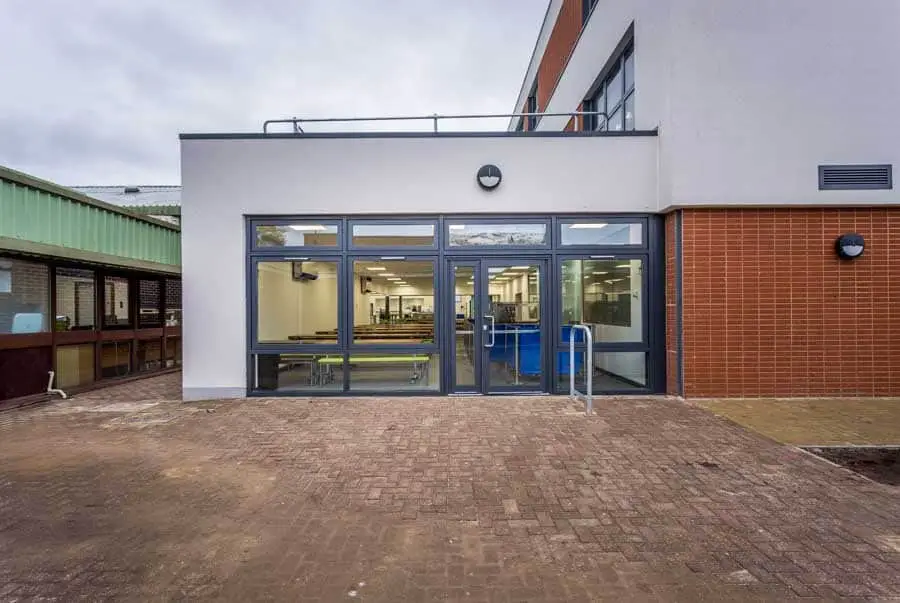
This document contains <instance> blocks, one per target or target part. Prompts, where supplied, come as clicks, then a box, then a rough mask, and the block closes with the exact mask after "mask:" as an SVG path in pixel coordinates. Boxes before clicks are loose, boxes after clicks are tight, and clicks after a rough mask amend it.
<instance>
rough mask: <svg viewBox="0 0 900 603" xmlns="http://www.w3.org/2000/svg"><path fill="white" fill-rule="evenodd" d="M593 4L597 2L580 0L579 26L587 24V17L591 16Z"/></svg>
mask: <svg viewBox="0 0 900 603" xmlns="http://www.w3.org/2000/svg"><path fill="white" fill-rule="evenodd" d="M595 4H597V0H582V2H581V26H582V27H584V26H585V25H587V22H588V19H590V18H591V11H592V10H594V5H595Z"/></svg>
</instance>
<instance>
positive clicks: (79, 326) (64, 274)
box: [54, 268, 96, 331]
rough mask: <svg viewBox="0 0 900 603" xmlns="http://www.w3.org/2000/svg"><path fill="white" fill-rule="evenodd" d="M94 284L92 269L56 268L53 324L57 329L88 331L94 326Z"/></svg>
mask: <svg viewBox="0 0 900 603" xmlns="http://www.w3.org/2000/svg"><path fill="white" fill-rule="evenodd" d="M94 284H95V278H94V271H93V270H82V269H79V268H57V269H56V316H55V317H54V325H55V329H56V330H57V331H90V330H92V329H94V328H95V326H96V320H95V317H94V314H95V312H96V300H95V293H94Z"/></svg>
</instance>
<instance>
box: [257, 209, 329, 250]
mask: <svg viewBox="0 0 900 603" xmlns="http://www.w3.org/2000/svg"><path fill="white" fill-rule="evenodd" d="M299 224H310V225H316V224H322V225H326V226H337V244H336V245H331V246H325V245H320V246H317V247H304V246H300V247H297V246H290V245H286V246H284V247H275V246H271V247H269V246H262V245H258V244H257V237H256V227H257V226H291V225H299ZM343 229H344V225H343V223H342V221H341V220H335V219H333V218H323V219H321V220H317V219H315V218H313V217H304V218H300V219H297V220H291V219H282V218H278V219H260V220H254V221H253V228H252V229H251V234H252V235H253V236H251V237H250V238H249V239H248V241H247V246H248V249H252V250H253V251H259V252H272V253H284V252H285V251H290V250H299V251H300V252H302V253H304V254H305V253H307V252H312V250H317V251H327V252H330V253H334V250H335V249H340V248H341V238H342V237H343Z"/></svg>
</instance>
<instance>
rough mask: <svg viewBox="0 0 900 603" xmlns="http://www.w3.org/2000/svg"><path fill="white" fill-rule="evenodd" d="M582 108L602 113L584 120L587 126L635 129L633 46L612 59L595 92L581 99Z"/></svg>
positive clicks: (605, 129)
mask: <svg viewBox="0 0 900 603" xmlns="http://www.w3.org/2000/svg"><path fill="white" fill-rule="evenodd" d="M584 110H585V111H588V112H596V113H598V114H602V115H597V116H594V117H593V118H591V119H589V120H587V124H588V126H589V127H590V129H593V130H598V131H604V132H605V131H609V132H615V131H623V130H624V131H633V130H634V129H635V121H634V46H629V47H628V48H627V49H626V50H625V52H624V53H622V56H620V57H619V58H618V59H617V60H616V61H615V62H614V64H613V66H612V69H611V70H610V72H609V74H608V75H607V76H606V77H605V78H604V80H603V81H602V82H601V83H600V84H599V85H598V87H597V90H596V91H595V92H594V95H593V96H592V97H591V98H589V99H586V100H585V101H584ZM603 115H605V116H606V117H603Z"/></svg>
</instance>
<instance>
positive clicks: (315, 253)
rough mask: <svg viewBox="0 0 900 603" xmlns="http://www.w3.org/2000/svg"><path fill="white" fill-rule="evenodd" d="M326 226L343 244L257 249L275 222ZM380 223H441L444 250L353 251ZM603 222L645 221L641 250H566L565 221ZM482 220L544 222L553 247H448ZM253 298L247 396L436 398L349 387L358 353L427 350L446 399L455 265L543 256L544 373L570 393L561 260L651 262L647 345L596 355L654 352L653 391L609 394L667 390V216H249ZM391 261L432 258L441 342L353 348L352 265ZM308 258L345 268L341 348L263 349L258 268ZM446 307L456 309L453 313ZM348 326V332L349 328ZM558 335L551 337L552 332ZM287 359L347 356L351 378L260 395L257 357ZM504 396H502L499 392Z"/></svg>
mask: <svg viewBox="0 0 900 603" xmlns="http://www.w3.org/2000/svg"><path fill="white" fill-rule="evenodd" d="M304 220H306V221H310V222H318V223H325V222H329V221H334V222H338V223H339V224H340V226H339V228H340V231H339V232H341V233H342V236H341V237H339V241H340V245H339V246H338V247H337V248H334V247H299V248H281V247H276V248H268V247H266V248H254V247H253V246H252V245H251V244H250V242H251V241H252V240H254V238H255V236H256V235H255V232H256V231H255V226H256V225H257V224H272V223H276V222H277V223H298V222H302V221H304ZM360 220H362V221H372V220H375V221H378V220H384V221H385V222H391V223H399V224H420V223H422V222H423V221H424V220H434V221H435V222H436V224H437V230H436V235H437V248H436V249H427V248H423V247H420V248H413V247H407V248H392V249H380V248H379V249H375V248H359V249H351V246H350V229H349V228H348V226H349V224H350V223H351V222H358V221H360ZM568 220H576V221H603V222H607V223H621V222H628V223H632V222H635V221H638V220H639V221H641V222H643V224H644V226H643V229H644V230H643V237H642V245H640V246H636V245H634V246H623V245H616V246H565V247H563V246H560V244H559V243H560V232H561V231H560V228H561V227H560V223H561V221H568ZM466 221H468V222H478V223H491V222H497V223H509V222H511V221H513V222H517V223H543V224H546V225H547V228H548V229H549V233H548V238H547V239H548V244H547V245H546V246H543V247H515V246H507V247H498V246H484V247H449V240H448V234H449V230H448V226H449V224H450V223H452V222H466ZM245 236H246V237H247V247H246V248H247V254H246V275H247V279H246V281H247V282H246V296H247V300H248V302H247V308H246V312H245V320H246V323H247V324H246V327H247V331H246V332H247V342H248V344H247V395H248V396H263V397H273V396H296V395H318V396H357V395H363V396H364V395H384V394H385V393H389V394H390V395H392V396H416V395H435V394H437V393H438V392H436V391H434V390H426V389H423V390H398V391H391V392H386V391H385V390H376V391H366V390H358V389H357V390H350V389H349V369H348V368H347V367H348V362H349V361H348V358H349V356H350V354H352V353H416V352H427V353H432V354H440V359H439V366H440V372H441V376H440V393H441V394H446V393H448V392H450V391H451V385H452V382H451V379H452V378H453V375H452V371H451V367H452V362H453V354H454V353H455V352H454V349H453V347H452V346H454V345H455V337H454V335H453V333H454V332H453V330H452V329H451V325H450V323H449V322H448V321H449V320H450V319H452V318H453V317H452V315H451V312H449V311H448V310H449V308H452V307H453V305H452V304H453V303H454V298H453V293H454V292H453V288H452V283H453V281H452V274H451V273H450V266H451V263H450V260H454V261H459V262H471V263H475V262H479V261H480V260H481V259H516V258H517V259H521V260H522V261H527V259H528V258H539V259H546V260H547V268H546V276H545V278H544V279H543V280H544V283H543V284H542V286H544V287H546V289H544V290H542V292H543V293H542V294H543V297H542V305H543V306H544V308H543V309H542V312H544V313H543V314H542V316H544V317H545V318H544V321H543V322H542V324H545V325H546V328H545V329H543V331H544V333H545V335H544V339H543V341H544V343H543V346H544V352H543V353H544V356H545V360H544V370H545V371H546V372H547V378H546V381H545V383H546V385H547V388H548V390H547V391H549V392H550V393H561V394H564V393H567V391H566V390H565V388H564V387H560V385H559V368H560V367H559V366H557V365H558V358H559V354H558V352H559V351H566V350H567V349H568V342H562V341H561V336H560V332H561V329H560V326H561V325H560V316H559V313H560V310H559V308H560V307H561V296H562V290H561V286H560V280H559V279H560V276H559V271H560V267H561V263H560V258H561V257H566V258H577V259H584V257H585V256H588V258H589V259H593V258H590V256H613V257H620V258H623V259H625V258H634V257H641V258H645V262H646V264H645V270H644V283H643V287H644V301H643V303H644V310H643V312H644V316H643V320H644V340H645V341H644V342H641V343H637V344H632V343H625V342H623V343H612V344H603V343H602V342H598V344H597V345H595V346H594V348H595V351H643V352H645V353H646V354H647V373H648V374H647V387H646V388H644V389H623V390H621V391H618V390H604V391H603V392H602V393H603V394H604V395H606V394H608V395H615V394H653V393H662V392H664V391H665V379H666V375H665V274H664V269H665V257H664V253H665V242H664V240H663V236H664V228H663V224H662V218H661V217H660V216H656V215H649V214H590V213H578V214H575V213H573V214H557V215H547V214H521V215H516V214H512V215H510V214H504V215H499V214H476V215H472V214H459V215H453V214H445V215H437V216H434V215H431V216H427V217H423V216H379V215H356V216H353V217H352V218H348V217H339V216H323V217H321V218H319V217H310V216H298V217H296V218H284V217H281V216H279V217H278V218H277V219H273V218H271V217H265V216H247V217H246V234H245ZM385 256H387V257H397V256H403V257H410V258H414V257H415V258H423V259H424V258H426V257H427V258H431V259H433V260H435V261H436V264H435V302H434V303H435V313H436V318H435V341H434V343H433V344H425V345H410V344H389V345H385V344H373V345H368V344H355V345H354V344H352V321H353V317H352V312H353V304H352V299H353V298H352V297H350V296H349V295H352V293H353V289H352V287H353V286H354V282H353V279H352V277H351V276H350V275H351V274H352V264H349V263H348V262H352V261H353V260H354V259H371V258H375V259H383V258H384V257H385ZM301 257H302V258H308V259H310V260H313V259H316V260H330V261H337V262H338V279H339V284H338V286H339V319H338V321H339V329H340V337H339V341H338V343H337V344H290V343H278V344H260V343H258V342H257V341H256V332H255V330H256V312H257V298H256V292H257V288H256V287H257V285H256V283H257V280H256V262H258V261H260V260H264V261H265V260H269V261H277V260H278V259H281V260H284V261H291V258H301ZM447 304H451V305H450V306H449V307H448V305H447ZM348 326H349V328H348ZM551 331H552V333H551ZM283 353H310V354H323V353H329V354H342V355H343V357H344V365H343V366H344V374H343V389H342V390H321V389H296V390H291V391H268V390H265V391H261V390H255V389H254V387H255V383H254V381H253V379H254V375H255V372H254V360H255V356H256V355H257V354H283ZM498 391H499V390H498Z"/></svg>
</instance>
